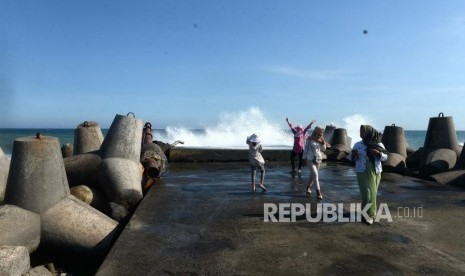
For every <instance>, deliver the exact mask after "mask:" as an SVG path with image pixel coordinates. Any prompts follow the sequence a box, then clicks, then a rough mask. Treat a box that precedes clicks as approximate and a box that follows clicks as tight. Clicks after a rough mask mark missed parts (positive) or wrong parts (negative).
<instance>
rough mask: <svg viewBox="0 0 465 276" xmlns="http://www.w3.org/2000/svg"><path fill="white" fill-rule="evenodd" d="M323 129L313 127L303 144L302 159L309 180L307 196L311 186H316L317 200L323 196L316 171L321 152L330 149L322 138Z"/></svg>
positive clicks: (320, 159) (318, 167)
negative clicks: (307, 170)
mask: <svg viewBox="0 0 465 276" xmlns="http://www.w3.org/2000/svg"><path fill="white" fill-rule="evenodd" d="M323 132H324V129H323V128H322V127H319V126H317V127H315V129H314V130H313V132H312V135H311V136H309V137H308V138H307V140H306V143H305V150H304V159H305V160H306V163H307V165H308V167H309V168H310V178H309V179H308V185H307V194H308V195H310V194H311V193H312V190H311V188H312V186H313V184H316V194H317V198H318V199H322V198H323V195H322V194H321V190H320V180H319V177H318V170H319V169H320V164H321V161H322V160H323V151H324V150H326V148H327V147H331V145H330V144H329V143H327V142H326V141H325V139H324V138H323Z"/></svg>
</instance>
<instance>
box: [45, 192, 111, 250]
mask: <svg viewBox="0 0 465 276" xmlns="http://www.w3.org/2000/svg"><path fill="white" fill-rule="evenodd" d="M41 221H42V242H44V243H45V244H47V245H48V246H52V247H54V248H62V249H67V250H69V251H72V252H77V253H86V254H92V255H97V256H101V255H102V254H104V253H106V250H108V249H109V248H110V246H111V244H112V243H113V241H114V238H115V232H116V226H117V222H116V221H114V220H112V219H110V218H109V217H107V216H106V215H104V214H102V213H101V212H99V211H97V210H96V209H94V208H92V207H90V206H89V205H87V204H86V203H84V202H82V201H81V200H79V199H77V198H76V197H74V196H73V195H70V196H68V197H66V198H65V199H63V200H61V201H60V202H59V203H58V204H56V205H55V206H53V207H52V208H50V209H48V210H47V211H46V212H44V213H42V214H41Z"/></svg>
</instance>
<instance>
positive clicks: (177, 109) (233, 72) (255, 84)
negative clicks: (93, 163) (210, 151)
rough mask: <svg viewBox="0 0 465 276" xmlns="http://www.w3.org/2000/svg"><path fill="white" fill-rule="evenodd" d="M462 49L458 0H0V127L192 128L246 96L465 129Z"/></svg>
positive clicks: (279, 113)
mask: <svg viewBox="0 0 465 276" xmlns="http://www.w3.org/2000/svg"><path fill="white" fill-rule="evenodd" d="M364 30H366V31H367V33H366V34H364ZM464 49H465V1H461V0H457V1H451V0H443V1H424V0H422V1H420V0H419V1H393V0H391V1H385V0H381V1H308V0H305V1H297V0H293V1H281V0H280V1H276V0H266V1H265V0H263V1H257V0H235V1H218V0H210V1H201V0H199V1H194V0H190V1H176V0H169V1H168V0H166V1H137V0H136V1H114V0H112V1H63V0H59V1H53V0H49V1H32V0H30V1H27V0H24V1H16V0H0V104H1V109H0V128H5V127H50V128H55V127H58V128H74V127H75V126H76V125H77V124H79V123H81V122H83V121H86V120H87V121H97V122H99V123H100V125H101V126H102V127H108V126H109V125H110V124H111V122H112V120H113V118H114V116H115V114H126V113H128V112H130V111H132V112H134V113H135V114H136V116H137V117H139V118H141V119H143V120H145V121H151V122H152V124H153V125H154V127H156V128H165V127H166V126H181V127H188V128H199V127H200V128H201V127H206V126H210V125H214V124H215V123H216V122H217V121H218V120H219V119H218V118H219V117H220V116H221V114H223V113H225V112H226V113H235V112H241V111H244V110H248V109H249V108H250V107H252V106H254V107H258V108H259V109H260V110H261V111H262V112H263V113H264V114H265V116H266V117H267V118H269V120H270V121H272V122H279V123H281V122H282V124H283V128H285V127H286V124H285V118H286V117H289V118H290V120H291V121H292V122H296V123H301V124H305V123H306V122H309V121H310V120H311V119H313V118H315V119H317V121H318V122H320V123H321V124H323V125H324V124H325V123H329V122H340V121H341V120H342V119H343V118H346V117H347V116H352V115H354V114H360V115H362V116H365V117H366V118H369V120H370V121H371V122H373V123H374V124H376V125H377V126H384V125H391V124H392V123H395V124H396V125H398V126H402V127H404V128H405V129H426V128H427V125H428V119H429V118H430V117H433V116H436V115H437V114H438V113H439V112H444V113H445V115H446V116H453V117H454V122H455V126H456V128H457V129H462V130H465V101H464V100H463V97H464V96H463V95H464V92H465V77H464V76H465V75H464V72H465V50H464Z"/></svg>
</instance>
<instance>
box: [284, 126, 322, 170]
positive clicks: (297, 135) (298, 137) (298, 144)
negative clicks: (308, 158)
mask: <svg viewBox="0 0 465 276" xmlns="http://www.w3.org/2000/svg"><path fill="white" fill-rule="evenodd" d="M286 122H287V124H288V125H289V127H290V128H291V130H292V133H294V146H293V147H292V152H291V167H292V171H291V173H292V174H295V172H296V171H295V166H294V159H295V156H296V155H298V156H299V170H298V173H299V174H300V173H301V169H302V156H303V155H304V141H305V134H306V133H307V131H308V130H309V129H310V128H311V127H312V125H313V123H314V122H315V120H312V121H311V122H310V124H309V125H308V126H307V127H306V128H305V129H303V128H302V126H301V125H297V126H296V127H295V128H294V127H292V124H291V123H289V119H288V118H286Z"/></svg>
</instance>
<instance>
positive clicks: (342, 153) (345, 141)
mask: <svg viewBox="0 0 465 276" xmlns="http://www.w3.org/2000/svg"><path fill="white" fill-rule="evenodd" d="M350 141H351V139H350V138H349V137H348V136H347V130H346V129H345V128H337V129H335V130H334V133H333V139H332V140H331V143H330V144H331V148H329V149H326V151H325V154H326V155H327V157H328V160H331V161H345V158H346V156H347V155H348V154H349V152H350V150H351V149H350Z"/></svg>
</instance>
